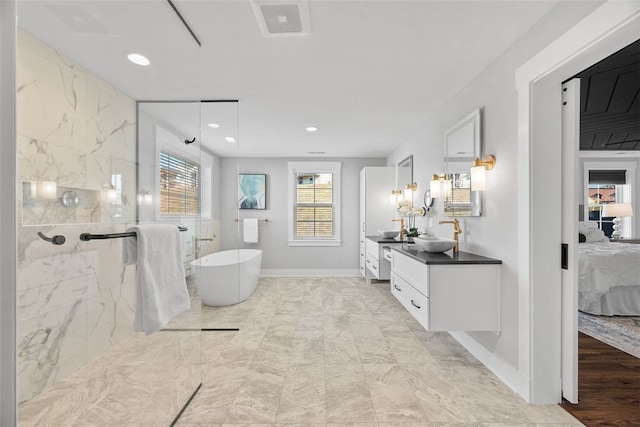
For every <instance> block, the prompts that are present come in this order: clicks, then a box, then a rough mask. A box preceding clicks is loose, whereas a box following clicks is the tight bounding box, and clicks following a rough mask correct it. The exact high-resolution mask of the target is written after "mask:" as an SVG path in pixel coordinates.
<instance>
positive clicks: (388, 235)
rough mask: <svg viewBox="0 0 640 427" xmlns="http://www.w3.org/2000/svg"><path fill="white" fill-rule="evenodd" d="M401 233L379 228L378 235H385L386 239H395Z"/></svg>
mask: <svg viewBox="0 0 640 427" xmlns="http://www.w3.org/2000/svg"><path fill="white" fill-rule="evenodd" d="M398 233H400V231H397V230H392V231H382V230H378V235H379V236H381V237H384V238H385V239H393V238H394V237H396V236H397V235H398Z"/></svg>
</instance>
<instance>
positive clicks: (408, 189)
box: [404, 182, 418, 201]
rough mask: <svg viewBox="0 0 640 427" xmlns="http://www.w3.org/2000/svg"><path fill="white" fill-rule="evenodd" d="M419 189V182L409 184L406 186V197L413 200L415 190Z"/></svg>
mask: <svg viewBox="0 0 640 427" xmlns="http://www.w3.org/2000/svg"><path fill="white" fill-rule="evenodd" d="M414 191H418V184H416V183H415V182H414V183H413V184H407V186H406V187H405V188H404V199H405V200H410V201H413V192H414Z"/></svg>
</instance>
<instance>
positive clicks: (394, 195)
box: [389, 190, 402, 207]
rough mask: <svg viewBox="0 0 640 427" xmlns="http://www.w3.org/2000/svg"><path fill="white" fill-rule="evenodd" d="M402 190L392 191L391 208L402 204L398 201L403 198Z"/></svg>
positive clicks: (390, 197) (390, 195)
mask: <svg viewBox="0 0 640 427" xmlns="http://www.w3.org/2000/svg"><path fill="white" fill-rule="evenodd" d="M401 195H402V190H391V194H389V204H390V205H391V206H396V207H397V206H398V203H399V202H400V200H398V198H399V197H402V196H401Z"/></svg>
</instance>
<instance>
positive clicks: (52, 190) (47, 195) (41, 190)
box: [31, 181, 58, 199]
mask: <svg viewBox="0 0 640 427" xmlns="http://www.w3.org/2000/svg"><path fill="white" fill-rule="evenodd" d="M31 188H32V189H33V184H32V185H31ZM57 192H58V184H56V182H55V181H38V182H36V193H35V194H37V197H38V198H40V199H55V198H56V194H57Z"/></svg>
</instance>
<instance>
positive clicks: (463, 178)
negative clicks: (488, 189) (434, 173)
mask: <svg viewBox="0 0 640 427" xmlns="http://www.w3.org/2000/svg"><path fill="white" fill-rule="evenodd" d="M480 126H481V121H480V109H476V110H474V111H473V112H472V113H471V114H469V115H467V116H466V117H464V118H463V119H462V120H460V121H459V122H457V123H456V124H454V125H453V126H452V127H450V128H449V129H448V130H447V131H446V132H445V134H444V153H445V157H444V165H445V173H446V175H447V177H448V180H449V182H450V183H451V188H450V189H448V190H449V191H446V192H445V194H446V195H445V198H444V215H445V216H480V215H481V212H482V206H481V205H482V203H481V202H482V199H481V194H480V192H479V191H471V174H470V171H469V170H470V168H471V166H472V164H473V159H474V158H476V157H481V152H480V135H481V127H480Z"/></svg>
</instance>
